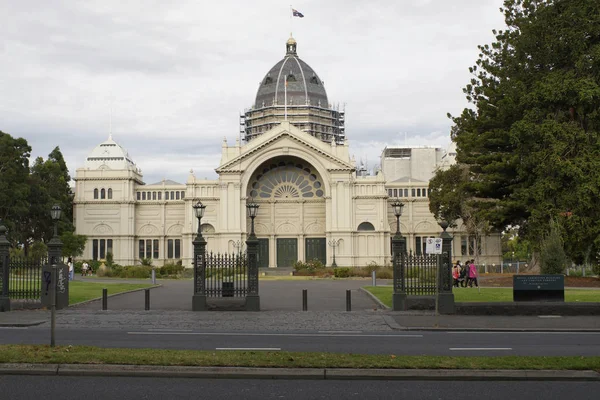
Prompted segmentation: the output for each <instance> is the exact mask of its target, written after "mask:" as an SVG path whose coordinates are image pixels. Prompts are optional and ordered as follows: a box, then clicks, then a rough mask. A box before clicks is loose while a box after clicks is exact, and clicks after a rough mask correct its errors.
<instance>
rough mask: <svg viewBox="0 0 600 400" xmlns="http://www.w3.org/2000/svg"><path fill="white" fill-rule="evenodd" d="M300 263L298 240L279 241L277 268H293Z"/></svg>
mask: <svg viewBox="0 0 600 400" xmlns="http://www.w3.org/2000/svg"><path fill="white" fill-rule="evenodd" d="M296 261H298V239H277V266H278V267H291V266H292V265H294V263H295V262H296Z"/></svg>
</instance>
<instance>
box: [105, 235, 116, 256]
mask: <svg viewBox="0 0 600 400" xmlns="http://www.w3.org/2000/svg"><path fill="white" fill-rule="evenodd" d="M106 252H107V253H110V254H112V255H113V256H114V255H115V253H114V252H113V247H112V239H106Z"/></svg>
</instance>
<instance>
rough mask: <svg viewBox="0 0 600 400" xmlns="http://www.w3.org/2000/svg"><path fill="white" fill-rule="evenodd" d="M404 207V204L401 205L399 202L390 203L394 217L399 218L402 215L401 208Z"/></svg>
mask: <svg viewBox="0 0 600 400" xmlns="http://www.w3.org/2000/svg"><path fill="white" fill-rule="evenodd" d="M403 207H404V203H402V202H401V201H398V200H396V201H394V202H393V203H392V209H393V210H394V215H395V216H396V217H400V216H401V215H402V208H403Z"/></svg>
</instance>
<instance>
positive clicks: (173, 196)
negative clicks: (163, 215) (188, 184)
mask: <svg viewBox="0 0 600 400" xmlns="http://www.w3.org/2000/svg"><path fill="white" fill-rule="evenodd" d="M171 200H175V192H171Z"/></svg>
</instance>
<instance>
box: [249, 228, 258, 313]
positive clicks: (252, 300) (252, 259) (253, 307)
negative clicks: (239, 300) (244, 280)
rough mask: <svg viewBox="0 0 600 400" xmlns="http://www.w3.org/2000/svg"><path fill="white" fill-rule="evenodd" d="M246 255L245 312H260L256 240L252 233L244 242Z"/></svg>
mask: <svg viewBox="0 0 600 400" xmlns="http://www.w3.org/2000/svg"><path fill="white" fill-rule="evenodd" d="M246 249H247V253H248V293H247V294H246V311H260V296H259V295H258V239H257V238H256V235H254V232H252V233H251V234H250V236H248V240H246Z"/></svg>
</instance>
